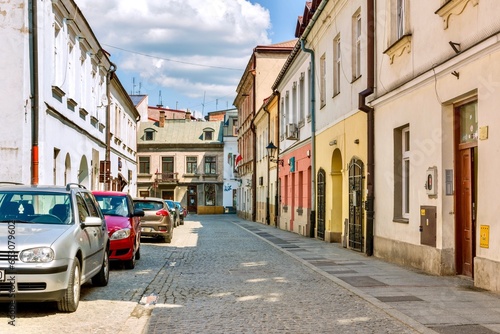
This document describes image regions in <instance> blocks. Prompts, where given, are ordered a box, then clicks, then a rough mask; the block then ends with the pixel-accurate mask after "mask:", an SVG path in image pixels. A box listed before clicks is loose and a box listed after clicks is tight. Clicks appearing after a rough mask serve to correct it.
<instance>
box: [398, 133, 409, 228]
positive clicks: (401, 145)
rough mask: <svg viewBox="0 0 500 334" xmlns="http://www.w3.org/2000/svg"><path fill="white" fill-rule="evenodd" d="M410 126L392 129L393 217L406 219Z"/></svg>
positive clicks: (407, 216) (407, 212) (407, 211)
mask: <svg viewBox="0 0 500 334" xmlns="http://www.w3.org/2000/svg"><path fill="white" fill-rule="evenodd" d="M410 158H411V151H410V127H409V126H408V125H405V126H403V127H400V128H397V129H395V130H394V160H395V163H394V169H395V170H394V175H395V177H394V219H395V220H396V221H397V220H403V221H407V220H408V218H409V216H410V172H411V161H410Z"/></svg>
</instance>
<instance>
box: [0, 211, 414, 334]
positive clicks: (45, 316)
mask: <svg viewBox="0 0 500 334" xmlns="http://www.w3.org/2000/svg"><path fill="white" fill-rule="evenodd" d="M242 222H244V221H242V220H239V219H238V218H237V217H236V216H235V215H222V216H196V215H192V216H190V217H189V219H188V220H186V222H185V224H184V225H181V226H180V227H178V228H176V229H175V232H174V239H173V241H172V243H171V244H163V243H159V242H158V243H157V242H155V241H150V240H143V243H142V250H141V253H142V257H141V259H140V260H139V261H138V264H137V266H136V268H135V269H133V270H124V269H123V268H121V267H119V266H117V265H114V266H113V267H112V270H111V277H110V284H109V285H108V286H107V287H105V288H94V287H92V286H87V285H86V286H84V287H83V288H82V300H81V302H80V306H79V308H78V310H77V311H76V312H75V313H70V314H65V313H58V312H57V311H56V308H55V306H53V305H51V304H47V303H44V304H37V303H29V304H18V312H17V317H16V327H15V328H14V327H12V326H9V325H8V318H7V304H4V305H3V306H2V307H3V310H2V314H1V317H0V333H17V332H19V333H74V334H77V333H141V332H143V333H277V332H279V333H412V332H413V331H412V330H411V329H409V328H408V327H406V326H405V325H404V324H402V323H401V322H399V321H398V320H396V319H394V318H392V317H390V316H388V315H387V314H386V313H385V312H383V311H381V310H380V309H378V308H376V307H374V306H373V305H371V304H370V303H368V302H366V301H364V300H363V299H361V298H359V297H358V296H356V295H354V294H352V293H350V292H349V291H348V290H346V289H344V288H342V287H340V286H339V285H337V284H335V283H334V282H332V281H330V280H328V279H327V278H325V277H323V276H322V275H320V274H318V273H316V272H314V271H313V270H311V269H310V268H308V267H306V266H304V265H303V264H301V263H300V262H298V261H296V260H295V259H293V258H292V257H290V256H287V255H286V254H285V253H283V252H281V251H278V250H277V249H276V248H274V247H273V246H272V245H270V244H269V243H267V242H265V241H264V240H262V239H260V238H258V237H257V236H256V235H254V234H252V233H250V232H249V231H248V230H245V229H242V228H241V223H242ZM151 295H152V296H153V297H157V300H156V304H154V305H141V304H139V302H140V301H141V298H142V297H145V296H151ZM152 299H153V300H154V299H155V298H152Z"/></svg>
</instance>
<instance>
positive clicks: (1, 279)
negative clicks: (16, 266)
mask: <svg viewBox="0 0 500 334" xmlns="http://www.w3.org/2000/svg"><path fill="white" fill-rule="evenodd" d="M0 282H5V270H3V269H2V270H0Z"/></svg>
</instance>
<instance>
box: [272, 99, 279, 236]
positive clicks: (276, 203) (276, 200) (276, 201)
mask: <svg viewBox="0 0 500 334" xmlns="http://www.w3.org/2000/svg"><path fill="white" fill-rule="evenodd" d="M275 93H276V95H277V96H278V101H277V104H276V108H277V109H278V110H277V112H276V115H278V122H276V131H275V132H274V138H273V139H274V140H275V141H276V146H277V147H278V148H277V149H276V152H277V153H276V157H277V159H279V154H280V140H279V138H280V137H279V136H280V123H281V121H280V115H281V110H280V108H281V107H280V106H281V104H280V100H281V93H280V92H278V91H276V92H275ZM279 171H280V164H279V163H278V162H276V189H275V190H274V191H275V195H274V227H275V228H278V213H279V211H280V210H279V202H280V201H279V194H280V193H279V191H280V188H281V184H280V174H279Z"/></svg>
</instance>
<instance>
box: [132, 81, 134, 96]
mask: <svg viewBox="0 0 500 334" xmlns="http://www.w3.org/2000/svg"><path fill="white" fill-rule="evenodd" d="M132 95H135V77H133V78H132Z"/></svg>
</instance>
